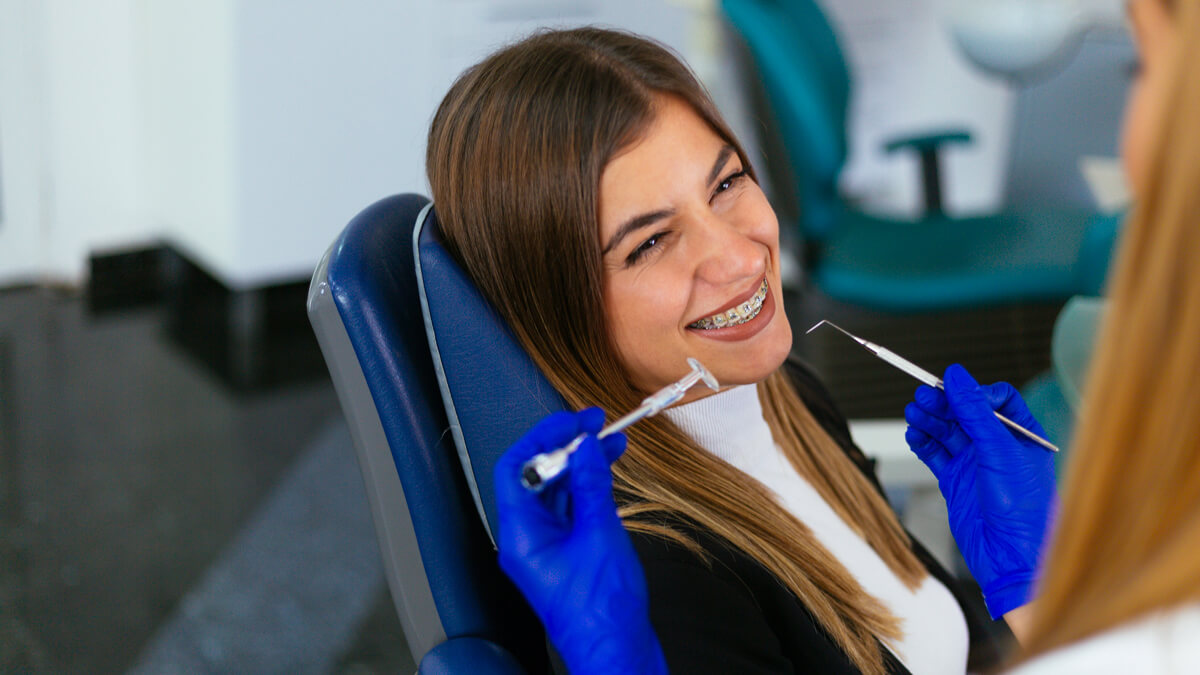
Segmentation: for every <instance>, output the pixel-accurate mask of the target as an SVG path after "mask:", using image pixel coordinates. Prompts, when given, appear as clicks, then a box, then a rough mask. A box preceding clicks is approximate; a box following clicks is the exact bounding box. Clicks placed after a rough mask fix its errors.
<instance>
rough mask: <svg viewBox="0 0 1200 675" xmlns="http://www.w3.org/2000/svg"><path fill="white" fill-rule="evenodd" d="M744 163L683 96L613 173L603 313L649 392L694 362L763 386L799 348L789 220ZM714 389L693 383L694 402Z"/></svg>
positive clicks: (668, 100) (605, 192)
mask: <svg viewBox="0 0 1200 675" xmlns="http://www.w3.org/2000/svg"><path fill="white" fill-rule="evenodd" d="M744 169H745V167H743V166H742V161H741V159H740V158H739V157H738V155H737V152H735V151H734V149H733V147H732V146H730V145H729V144H728V143H726V142H725V141H724V140H723V139H721V138H720V137H719V136H717V134H716V133H715V132H714V131H713V130H712V129H711V128H710V127H709V126H708V124H707V123H705V122H704V120H702V119H701V118H700V117H699V116H698V115H697V114H696V113H695V112H694V111H693V110H692V108H691V107H690V106H688V105H687V104H686V103H684V102H683V101H681V100H679V99H676V98H673V97H662V98H660V99H659V101H658V109H657V115H656V117H655V119H654V121H653V122H652V123H651V125H650V127H649V128H648V130H647V131H646V133H645V134H644V135H643V137H642V138H641V139H640V140H639V141H637V142H636V143H635V144H634V145H632V146H630V147H629V148H627V149H626V150H624V151H623V152H622V153H621V154H619V155H617V157H615V158H614V159H613V160H612V161H610V162H609V164H608V166H607V167H605V169H604V174H603V175H602V176H601V180H600V246H601V249H602V250H603V269H604V301H605V312H606V314H607V318H608V324H609V329H610V330H611V331H612V336H613V339H614V342H615V344H616V347H617V350H618V352H619V354H620V357H621V359H622V362H623V363H624V365H625V367H626V368H627V370H628V371H629V373H630V376H631V377H632V378H633V382H634V385H635V386H636V387H637V388H639V389H640V390H642V391H645V392H647V393H649V392H652V391H655V390H657V389H660V388H662V387H663V386H665V385H667V384H669V383H671V382H674V381H675V380H677V379H679V378H680V377H682V376H683V375H684V374H685V373H687V372H688V365H687V362H686V359H687V358H688V357H695V358H696V359H698V360H699V361H700V362H701V363H703V364H704V365H705V367H707V368H708V369H709V370H710V371H711V372H712V373H713V375H715V376H716V378H717V380H718V381H719V382H720V383H721V385H722V386H727V385H733V384H746V383H751V382H757V381H759V380H762V379H763V378H765V377H766V376H767V375H768V374H770V373H771V372H772V371H773V370H775V369H776V368H777V367H779V365H780V364H781V363H783V361H784V359H785V358H786V357H787V354H788V352H789V351H790V350H791V346H792V330H791V327H790V326H789V325H788V322H787V317H786V316H784V311H783V303H782V301H781V299H780V297H779V291H780V286H779V223H778V221H777V220H776V218H775V213H774V212H773V211H772V210H771V206H770V205H769V204H768V203H767V200H766V197H765V196H764V195H763V192H762V190H761V189H760V188H759V187H758V185H757V184H756V183H755V182H754V181H753V180H751V179H750V178H749V177H748V176H747V175H745V173H744ZM764 288H765V292H764V291H763V289H764ZM702 390H703V391H702ZM706 392H707V390H705V389H704V387H702V386H701V387H696V388H693V389H692V391H691V393H690V395H689V399H691V398H699V397H701V396H703V395H705V393H706Z"/></svg>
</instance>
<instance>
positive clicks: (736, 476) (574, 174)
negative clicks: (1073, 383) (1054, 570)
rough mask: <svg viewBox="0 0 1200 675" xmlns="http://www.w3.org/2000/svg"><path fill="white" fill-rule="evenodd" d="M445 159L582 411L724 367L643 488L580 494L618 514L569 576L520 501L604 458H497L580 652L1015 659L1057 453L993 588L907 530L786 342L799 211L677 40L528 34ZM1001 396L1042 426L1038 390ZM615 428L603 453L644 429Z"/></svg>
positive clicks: (732, 660) (534, 567) (450, 225)
mask: <svg viewBox="0 0 1200 675" xmlns="http://www.w3.org/2000/svg"><path fill="white" fill-rule="evenodd" d="M426 164H427V169H428V175H429V182H430V186H431V188H432V191H433V198H434V204H435V209H436V212H437V217H438V220H439V223H440V225H441V231H442V235H443V239H444V241H445V243H446V246H447V249H448V251H449V252H450V253H451V255H453V256H454V257H455V258H456V259H457V261H458V262H459V263H460V264H461V266H462V267H463V269H464V271H465V272H466V273H467V275H468V276H469V277H470V278H471V279H472V281H473V282H474V283H475V285H476V286H477V287H478V288H479V289H480V291H481V292H482V294H483V295H484V296H485V297H486V298H487V299H488V300H489V301H490V303H491V304H492V305H493V307H495V309H496V311H497V312H498V314H499V315H500V316H501V317H502V318H503V319H504V321H505V322H506V323H507V324H508V326H509V328H511V330H512V333H513V335H514V336H515V337H516V339H517V340H518V341H519V342H520V344H521V345H522V347H524V349H525V350H526V351H527V352H528V353H529V355H530V357H531V358H532V359H533V361H534V362H535V363H536V364H537V365H538V366H539V367H540V369H541V371H542V372H543V373H544V374H545V375H546V377H547V379H548V380H549V381H550V382H551V384H552V385H553V386H554V387H555V388H556V389H557V390H558V392H559V393H561V394H562V396H563V397H564V399H565V400H566V401H567V403H568V405H570V406H571V407H572V408H574V409H576V410H581V409H584V408H586V407H588V406H599V407H600V408H602V409H603V410H605V411H608V412H612V413H616V414H621V413H623V412H624V411H626V410H629V409H632V408H634V407H636V406H637V405H638V404H639V403H640V402H641V400H642V399H643V398H644V397H645V396H647V395H648V394H649V393H651V392H654V391H656V390H658V389H660V388H662V387H663V386H664V385H666V384H667V383H670V382H673V381H675V380H677V379H678V378H679V377H680V376H681V375H683V374H684V373H685V372H687V370H688V365H687V358H688V357H694V358H696V359H698V360H699V361H700V362H701V363H703V364H704V365H705V366H706V367H707V368H708V369H709V370H710V371H711V372H712V373H713V374H714V375H715V376H716V378H717V379H718V381H719V382H720V383H721V384H722V385H724V388H723V389H722V391H720V392H718V393H715V394H712V395H711V396H708V397H703V394H702V392H699V391H695V390H694V391H693V392H692V393H690V394H689V397H688V398H687V399H685V400H684V401H683V402H682V403H681V404H680V405H678V406H676V407H673V408H671V409H669V410H667V411H665V412H664V413H663V414H662V415H659V416H657V417H654V418H651V419H649V420H646V421H644V422H641V423H639V424H638V425H636V426H634V427H632V428H631V429H629V430H628V431H627V432H626V436H627V449H625V450H624V454H623V456H622V457H621V458H620V459H619V460H618V461H616V462H615V464H614V465H613V466H612V476H613V478H612V484H613V487H614V488H615V493H616V501H617V503H618V504H619V511H614V512H608V510H606V509H605V508H601V509H599V510H597V511H590V510H588V509H587V508H584V505H583V503H582V502H580V503H578V504H577V507H578V508H575V509H574V511H573V512H572V515H573V516H574V517H579V518H582V517H583V514H585V513H591V514H593V515H596V517H597V518H600V519H601V520H600V521H597V522H607V523H608V524H609V525H610V526H612V527H613V528H616V529H615V535H614V531H609V530H604V529H602V528H601V529H597V530H594V531H591V534H589V532H588V531H581V532H580V533H579V536H578V537H576V538H574V539H573V541H575V543H576V544H577V545H578V548H579V550H581V551H587V552H588V553H587V555H586V556H585V557H586V560H585V561H583V562H586V564H587V565H588V567H587V570H582V568H578V569H576V572H577V574H572V575H568V576H565V577H564V576H562V575H561V574H560V573H559V572H560V571H561V569H562V568H561V566H560V563H562V562H563V559H562V558H561V557H556V555H557V554H555V553H553V551H551V554H550V556H549V557H546V558H540V557H539V556H538V553H537V551H535V550H534V549H533V548H532V547H530V546H527V545H528V544H530V543H531V542H532V541H533V540H534V539H536V538H537V537H539V536H542V535H543V534H545V533H546V532H547V531H549V530H552V529H553V528H555V527H556V525H555V522H557V521H555V520H553V519H552V518H549V517H547V518H544V519H543V520H542V521H540V525H541V526H544V527H541V528H540V529H539V527H533V528H532V529H531V528H530V527H527V526H528V524H529V522H528V521H519V522H514V521H512V520H509V519H507V516H506V515H505V513H506V512H508V511H506V504H511V503H515V502H514V501H513V500H517V501H519V500H526V501H523V502H521V503H523V504H525V506H527V507H531V508H535V507H536V505H537V504H558V505H559V506H561V504H562V502H561V501H559V499H558V498H560V497H567V496H569V495H568V494H567V493H568V492H569V490H568V488H569V487H570V485H573V484H575V483H576V482H577V481H579V480H581V479H584V478H586V477H587V476H588V475H591V474H588V473H587V472H586V471H582V470H576V469H572V470H571V475H570V476H569V477H568V478H567V479H564V480H562V481H559V483H560V484H558V485H552V486H551V488H550V489H548V490H547V491H546V493H545V494H543V495H541V496H536V497H535V498H534V502H530V501H528V500H527V498H528V497H529V495H527V494H525V493H524V492H523V488H520V487H519V486H518V485H517V484H516V482H515V480H516V476H515V474H514V475H513V476H503V475H502V476H499V477H498V480H497V485H496V491H497V498H498V500H499V501H500V509H501V522H500V532H501V534H500V560H501V564H502V565H503V566H504V567H505V568H506V569H507V570H509V571H510V572H511V573H512V575H513V576H514V578H515V579H516V581H517V584H518V585H519V586H520V587H521V588H522V590H524V591H525V592H527V593H528V594H531V597H532V596H537V597H539V598H540V599H538V600H535V601H533V602H532V604H533V605H534V609H535V610H538V609H539V608H540V607H548V606H551V605H557V606H558V607H559V608H560V610H555V611H551V612H549V613H540V616H541V618H542V619H543V623H544V624H545V625H546V628H547V632H548V634H549V636H550V639H551V642H552V643H553V644H554V645H556V646H557V647H558V651H559V654H560V656H561V657H562V660H563V661H564V662H565V664H560V665H565V666H566V667H568V668H569V669H570V670H571V671H572V672H588V671H589V669H592V668H602V669H605V670H609V671H614V670H615V671H622V670H630V671H634V672H636V671H638V670H642V669H644V668H650V667H654V668H668V667H669V668H670V669H671V670H675V671H677V672H688V673H702V672H737V673H788V672H797V671H808V672H822V673H872V674H880V673H908V672H915V673H932V674H936V673H947V674H950V673H953V674H959V673H962V672H964V671H965V670H966V668H967V664H968V661H970V662H971V663H972V664H973V665H980V666H982V665H987V664H989V663H994V662H995V661H996V659H997V657H998V656H999V655H1000V654H1001V653H1002V652H1003V650H1004V645H1005V643H1006V642H1007V641H1011V634H1010V633H1009V630H1008V628H1007V626H1006V624H1005V623H1004V622H996V623H995V624H993V623H992V622H991V621H990V620H989V619H988V614H989V612H990V613H991V615H992V616H994V617H996V618H999V617H1001V616H1008V618H1014V617H1016V616H1018V615H1019V614H1020V612H1022V611H1023V610H1022V609H1021V608H1022V606H1023V605H1025V603H1026V600H1027V597H1028V592H1029V586H1030V583H1031V580H1032V577H1033V570H1034V569H1035V566H1036V558H1035V556H1033V555H1031V554H1030V552H1031V551H1036V550H1037V549H1038V548H1039V546H1040V543H1041V539H1042V537H1043V534H1044V531H1045V524H1046V514H1047V513H1048V510H1049V504H1050V502H1051V499H1052V494H1053V489H1054V482H1055V481H1054V474H1053V468H1052V462H1050V460H1049V457H1048V455H1047V453H1046V452H1045V451H1044V450H1041V449H1040V448H1038V447H1037V446H1034V445H1033V444H1028V446H1031V447H1026V446H1025V445H1021V446H1019V447H1018V448H1017V450H1016V452H1017V454H1018V455H1019V456H1020V457H1021V458H1022V459H1019V460H1018V463H1023V465H1024V466H1026V468H1027V471H1025V472H1023V473H1020V474H1017V473H1014V474H1011V475H1008V476H1001V477H1000V484H999V485H998V489H999V493H1000V494H1003V495H1006V496H1007V497H1008V498H1007V499H1003V500H999V501H998V502H996V504H993V505H992V507H991V508H992V510H988V511H987V513H986V515H989V516H994V515H998V514H999V515H1002V516H1004V517H1006V518H1009V519H1010V520H1012V521H1014V522H1019V523H1020V525H1019V526H1018V527H1016V528H1010V529H1008V530H1005V531H1004V532H1003V533H1002V535H1003V537H1004V538H1005V539H1006V541H1009V542H1016V541H1017V540H1020V543H1019V544H1018V545H1016V546H1012V547H1010V548H1009V549H1007V551H1006V553H1005V554H1004V555H1002V556H1000V557H995V558H994V559H993V561H992V562H995V563H997V564H993V565H990V567H989V571H988V573H986V574H979V575H977V578H978V579H979V581H980V583H981V584H982V586H983V590H984V594H983V595H984V597H983V598H982V600H983V601H984V602H980V600H981V598H980V596H979V593H978V591H976V590H974V589H971V588H966V587H964V586H963V585H962V584H960V583H959V582H958V580H956V579H955V578H953V577H952V576H951V575H950V574H948V573H947V572H946V571H945V570H944V569H943V568H942V567H941V566H940V565H938V563H937V562H936V561H935V560H934V559H933V557H932V556H930V555H929V554H928V552H926V551H925V550H924V548H922V547H921V546H920V544H919V543H917V542H915V541H914V540H912V538H911V537H909V535H908V533H907V532H905V530H904V529H903V527H901V525H900V522H899V520H898V519H897V517H896V514H895V513H894V512H893V511H892V509H891V507H890V506H889V505H888V503H887V501H886V499H885V497H884V495H883V491H882V489H881V488H880V486H879V484H878V482H877V481H876V479H875V476H874V473H873V470H872V466H871V465H870V463H869V462H868V461H867V460H866V458H865V457H864V456H863V455H862V453H861V452H860V451H859V450H858V448H856V447H855V446H854V444H853V441H852V440H851V439H850V436H849V432H848V428H847V425H846V421H845V419H844V418H843V417H842V416H841V415H840V413H839V412H838V411H837V408H836V406H835V405H834V404H833V402H832V401H831V400H830V397H829V396H828V394H827V393H826V391H825V390H824V388H823V387H822V386H821V384H820V382H819V381H818V380H817V379H816V377H814V375H813V374H812V372H811V371H810V370H809V369H807V368H806V367H804V366H803V365H802V364H799V363H798V362H795V361H791V360H789V359H788V355H789V353H790V350H791V347H792V331H791V327H790V325H789V324H788V321H787V317H786V314H785V311H784V306H783V302H782V297H781V296H780V288H781V287H780V250H779V224H778V220H777V219H776V216H775V213H774V212H773V210H772V209H771V207H770V205H769V204H768V203H767V200H766V198H765V196H764V194H763V192H762V190H761V189H760V187H759V185H758V184H757V182H756V180H755V174H754V170H753V167H752V166H751V164H750V161H749V158H748V157H747V156H746V153H745V152H744V151H743V149H742V147H741V145H740V144H739V143H738V141H737V139H736V138H735V137H734V135H733V134H732V132H731V131H730V130H729V128H728V126H727V125H726V123H725V122H724V120H723V119H722V118H721V115H720V113H719V112H718V111H717V109H716V106H715V105H714V104H713V102H712V101H711V99H710V98H709V97H708V95H707V94H706V92H705V91H704V89H703V87H702V86H701V85H700V83H699V82H698V81H697V80H696V78H695V76H694V75H693V74H692V73H691V71H690V70H689V69H688V68H687V66H686V65H684V64H683V63H682V62H681V61H680V60H679V59H678V58H677V57H676V56H675V55H673V54H672V53H670V52H669V51H668V50H667V49H665V48H664V47H662V46H661V45H658V44H657V43H654V42H652V41H650V40H647V39H644V38H641V37H638V36H635V35H631V34H628V33H623V32H619V31H612V30H603V29H598V28H581V29H573V30H556V31H546V32H542V33H538V34H535V35H533V36H531V37H529V38H527V39H525V40H522V41H520V42H518V43H516V44H513V45H510V46H508V47H505V48H503V49H501V50H500V51H498V52H496V53H495V54H492V55H491V56H489V57H487V58H486V59H484V60H483V61H482V62H480V63H479V64H477V65H476V66H474V67H472V68H470V69H468V70H467V71H466V72H465V73H463V75H462V76H461V77H460V78H459V79H458V80H457V81H456V82H455V83H454V85H453V86H452V87H451V89H450V90H449V92H448V93H447V95H446V97H445V99H444V100H443V102H442V104H441V105H440V107H439V109H438V111H437V113H436V114H435V116H434V119H433V121H432V124H431V128H430V133H429V141H428V146H427V156H426ZM1003 410H1004V412H1005V414H1007V415H1009V416H1010V417H1014V418H1018V419H1019V420H1025V421H1026V423H1028V424H1032V423H1033V422H1032V419H1031V418H1029V416H1028V411H1027V410H1025V409H1024V406H1023V405H1022V404H1020V402H1019V398H1017V397H1011V401H1010V403H1008V404H1005V407H1004V408H1003ZM603 417H604V415H603V414H602V413H598V412H595V411H592V412H584V413H571V414H567V417H565V418H563V417H561V416H559V417H555V418H554V419H553V420H550V421H547V423H546V425H539V426H538V427H536V428H535V429H534V430H533V431H531V432H530V433H529V434H528V435H527V436H526V437H525V438H524V439H523V440H522V442H521V443H519V444H518V445H519V446H521V447H522V448H524V450H523V452H536V451H537V450H538V449H549V448H551V447H554V444H556V443H557V444H559V445H562V444H565V443H566V442H567V441H569V440H570V438H571V437H572V435H573V434H574V433H575V432H577V431H578V430H580V429H587V430H590V431H595V430H596V429H598V428H599V425H600V424H602V421H603ZM564 434H566V435H564ZM606 441H608V442H607V443H605V444H599V445H597V446H596V448H595V449H593V451H592V452H591V453H590V455H591V456H593V457H600V458H601V461H603V458H604V457H605V456H606V455H607V456H610V457H611V456H612V455H615V454H617V453H619V452H620V446H621V444H622V443H623V442H624V440H623V439H622V438H618V437H614V438H613V439H606ZM585 447H586V446H585ZM588 455H589V453H588V452H582V456H588ZM514 457H515V456H514ZM513 461H516V460H515V459H513V457H508V458H507V459H506V460H504V462H507V464H505V463H504V462H502V464H503V465H504V466H511V462H513ZM574 462H575V460H572V463H574ZM603 473H604V475H605V476H607V475H608V469H607V468H604V470H603ZM585 482H586V481H585ZM514 490H521V491H522V492H519V493H516V494H514V492H513V491H514ZM543 498H544V501H538V500H542V499H543ZM506 500H508V501H506ZM610 504H611V498H610ZM995 509H999V511H995V512H993V511H994V510H995ZM1001 511H1002V512H1003V513H1000V512H1001ZM508 513H510V514H511V512H508ZM605 513H608V515H607V516H605V515H604V514H605ZM616 513H619V517H620V520H618V519H617V515H616ZM559 515H560V516H561V515H564V514H563V513H560V514H559ZM547 528H549V529H547ZM626 531H628V533H629V534H628V535H626ZM517 532H524V533H525V535H528V537H527V538H526V539H525V545H526V546H525V548H521V547H520V546H514V545H513V537H514V536H517V535H516V534H514V533H517ZM606 532H607V533H608V534H605V533H606ZM539 533H541V534H539ZM561 533H562V531H560V532H559V534H561ZM592 535H596V537H593V536H592ZM610 535H614V536H610ZM975 535H976V536H975V538H974V548H973V550H975V551H976V552H978V553H979V554H980V555H986V554H987V552H989V551H992V550H995V549H996V546H995V545H994V542H990V540H992V539H994V538H995V537H996V536H999V535H998V533H997V531H996V530H995V529H994V528H993V529H989V528H983V529H981V530H980V531H978V532H977V533H975ZM556 536H557V535H556ZM518 551H519V552H520V553H519V554H518V553H516V552H518ZM631 551H632V553H631ZM622 553H624V554H629V555H630V556H631V557H632V556H636V557H634V563H635V565H634V566H633V567H632V568H630V567H627V566H624V565H623V563H621V562H620V559H621V554H622ZM577 560H582V558H577ZM534 561H537V562H536V563H535V562H534ZM606 561H612V562H613V563H614V565H613V566H607V562H606ZM643 570H644V572H643ZM543 573H545V575H546V576H544V577H543V576H539V575H541V574H543ZM543 582H545V584H549V586H548V587H545V586H542V583H543ZM539 588H540V589H541V591H539V590H538V589H539ZM542 591H544V593H543V592H542ZM539 593H542V594H541V595H540V596H539V595H538V594H539ZM985 602H986V607H985V606H984V603H985ZM622 608H626V609H628V611H625V610H624V609H622ZM539 611H540V610H539ZM580 626H586V628H580ZM605 626H608V627H610V628H618V627H619V628H623V629H625V630H627V631H628V632H629V633H630V634H633V633H637V634H640V635H642V636H643V639H642V641H641V647H640V648H639V649H638V650H635V651H634V652H624V651H623V650H622V649H619V648H613V646H614V645H621V644H624V643H623V642H621V641H606V640H605V639H604V638H603V635H604V634H605V632H606V631H605V629H604V627H605ZM593 634H594V635H595V636H596V639H594V640H593V639H592V638H591V636H592V635H593ZM635 652H636V653H635ZM623 654H624V656H622V655H623ZM647 664H654V665H653V666H649V665H647ZM592 672H601V671H600V670H592Z"/></svg>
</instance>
